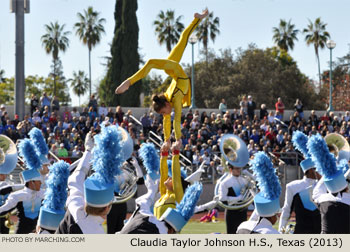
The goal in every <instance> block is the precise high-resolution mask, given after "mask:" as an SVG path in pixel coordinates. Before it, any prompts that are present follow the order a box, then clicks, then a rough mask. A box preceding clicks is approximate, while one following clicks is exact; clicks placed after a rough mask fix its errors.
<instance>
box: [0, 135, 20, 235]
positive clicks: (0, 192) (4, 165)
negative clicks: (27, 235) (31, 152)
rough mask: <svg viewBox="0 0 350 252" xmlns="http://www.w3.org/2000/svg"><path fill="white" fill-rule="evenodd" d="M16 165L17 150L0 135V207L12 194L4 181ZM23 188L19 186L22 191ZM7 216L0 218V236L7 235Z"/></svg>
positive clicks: (8, 140) (10, 188)
mask: <svg viewBox="0 0 350 252" xmlns="http://www.w3.org/2000/svg"><path fill="white" fill-rule="evenodd" d="M16 163H17V150H16V146H15V144H14V143H13V142H12V141H11V139H10V138H8V137H7V136H5V135H0V206H2V205H3V204H5V202H6V199H7V197H8V196H9V194H10V193H11V192H13V186H11V185H9V184H8V182H7V181H6V179H7V175H8V174H10V173H11V172H12V171H13V170H14V169H15V168H16ZM22 188H23V186H21V188H19V189H22ZM8 219H9V216H1V217H0V234H8V233H9V231H10V230H9V228H8V227H6V226H5V221H6V220H8Z"/></svg>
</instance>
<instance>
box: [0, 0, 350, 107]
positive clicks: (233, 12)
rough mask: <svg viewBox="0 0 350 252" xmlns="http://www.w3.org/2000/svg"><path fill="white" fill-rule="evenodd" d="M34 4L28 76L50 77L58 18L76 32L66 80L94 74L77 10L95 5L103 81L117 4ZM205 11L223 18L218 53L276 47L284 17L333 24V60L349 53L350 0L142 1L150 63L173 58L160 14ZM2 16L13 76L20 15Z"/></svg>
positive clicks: (98, 71) (97, 0)
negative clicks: (157, 28) (49, 32)
mask: <svg viewBox="0 0 350 252" xmlns="http://www.w3.org/2000/svg"><path fill="white" fill-rule="evenodd" d="M30 5H31V6H30V11H31V12H30V13H29V14H26V15H25V38H26V41H25V46H26V47H25V48H26V51H25V55H26V62H25V74H26V75H35V74H38V75H42V76H47V74H48V72H49V70H50V64H51V56H49V55H47V54H46V53H45V51H44V49H43V47H42V45H41V41H40V38H41V36H42V35H43V34H44V32H45V30H44V25H45V24H48V23H49V22H54V21H56V20H57V21H58V22H59V23H60V24H66V29H67V30H70V31H72V33H71V35H70V36H69V38H70V46H69V48H68V50H67V51H66V52H65V53H61V54H60V57H61V59H62V63H63V68H64V69H63V70H64V73H65V75H66V77H67V78H70V77H72V73H73V71H78V70H84V71H85V72H86V73H88V50H87V47H85V46H83V45H82V43H81V42H80V41H79V39H78V37H77V36H75V34H74V32H73V29H72V28H73V25H74V23H75V22H77V16H76V14H77V12H82V11H83V10H84V9H86V8H87V7H88V6H93V8H94V9H95V10H97V11H98V12H100V13H101V17H103V18H105V19H106V23H105V30H106V34H105V35H104V36H103V37H102V40H101V43H100V44H99V45H97V46H96V48H94V49H93V51H92V82H93V84H95V83H98V81H99V80H100V79H101V78H103V76H104V74H105V71H106V69H105V67H104V66H102V65H101V63H103V62H104V59H103V57H104V56H109V55H110V52H109V44H110V43H111V41H112V38H113V30H114V16H113V15H114V7H115V0H31V1H30ZM205 7H208V8H209V11H214V15H215V16H218V17H219V18H220V35H219V36H218V37H217V39H216V41H215V43H214V44H213V43H212V42H211V41H210V43H209V47H211V48H213V49H214V50H215V51H217V52H218V51H219V50H220V49H225V48H231V49H232V50H233V51H234V50H236V49H237V48H239V47H242V48H247V45H248V44H249V43H255V44H256V45H257V46H258V47H259V48H266V47H271V46H273V41H272V27H275V26H278V23H279V20H280V19H286V20H289V19H292V23H294V24H295V25H296V28H297V29H299V30H302V29H303V28H305V27H306V26H307V24H308V19H310V20H312V21H314V20H315V19H316V18H317V17H321V20H322V21H323V22H325V23H327V24H328V25H327V30H328V31H329V33H330V34H331V37H332V39H333V40H334V41H335V42H336V43H337V46H336V48H335V49H334V50H333V59H334V58H336V57H342V56H344V55H345V54H346V53H348V52H349V43H350V32H349V29H348V25H349V18H348V12H349V10H350V1H348V0H336V1H329V0H328V1H325V0H307V1H305V0H139V1H138V11H137V18H138V23H139V29H140V33H139V47H140V53H141V54H142V55H143V56H144V59H145V60H147V59H149V58H165V57H167V54H168V53H167V51H166V48H165V46H159V44H158V42H157V39H156V35H155V33H154V26H153V25H152V22H153V21H154V20H155V18H156V16H157V14H158V13H159V11H160V10H164V11H165V10H167V9H173V10H175V14H176V16H178V15H182V16H183V18H182V20H181V21H182V22H183V23H184V24H185V25H187V24H189V22H190V21H191V20H192V18H193V13H194V12H198V11H201V10H202V9H204V8H205ZM0 17H1V22H0V34H1V39H0V68H1V69H4V70H5V72H6V75H5V76H6V77H10V76H13V75H14V70H15V30H14V28H15V15H14V14H13V13H10V12H9V1H8V0H1V1H0ZM298 39H299V41H298V42H296V44H295V47H294V50H293V51H292V52H291V55H292V57H293V58H294V59H295V60H296V62H297V64H298V66H299V68H300V69H301V71H302V72H303V73H305V74H306V75H307V76H309V77H311V78H313V79H317V73H318V71H317V62H316V57H315V54H314V48H313V47H312V46H311V47H307V46H306V44H305V42H304V36H303V35H302V34H299V36H298ZM195 54H196V55H198V44H197V45H195ZM195 60H196V57H195ZM320 60H321V70H325V69H327V68H328V63H329V50H328V49H327V48H326V49H324V50H322V51H321V52H320ZM190 62H191V50H190V47H188V48H187V49H186V51H185V53H184V56H183V59H182V62H181V63H190ZM157 73H161V72H159V71H158V72H157ZM75 98H76V97H74V95H73V96H72V104H73V105H77V104H78V99H75ZM83 100H84V98H82V101H83Z"/></svg>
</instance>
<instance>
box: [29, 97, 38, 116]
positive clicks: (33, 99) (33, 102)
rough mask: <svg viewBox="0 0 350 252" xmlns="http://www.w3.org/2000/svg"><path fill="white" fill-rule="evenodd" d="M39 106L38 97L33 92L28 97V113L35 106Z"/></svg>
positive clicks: (31, 111) (33, 109)
mask: <svg viewBox="0 0 350 252" xmlns="http://www.w3.org/2000/svg"><path fill="white" fill-rule="evenodd" d="M37 107H39V99H38V97H37V96H36V95H35V94H32V97H31V98H30V114H31V115H32V114H33V112H34V111H35V110H36V108H37Z"/></svg>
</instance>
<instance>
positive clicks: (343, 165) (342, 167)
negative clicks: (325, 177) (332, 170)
mask: <svg viewBox="0 0 350 252" xmlns="http://www.w3.org/2000/svg"><path fill="white" fill-rule="evenodd" d="M337 169H338V170H341V171H342V172H343V174H345V173H346V172H347V171H348V170H349V163H348V161H347V160H346V159H341V160H340V161H339V162H338V165H337Z"/></svg>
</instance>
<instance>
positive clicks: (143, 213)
mask: <svg viewBox="0 0 350 252" xmlns="http://www.w3.org/2000/svg"><path fill="white" fill-rule="evenodd" d="M145 184H146V187H147V189H148V192H147V193H146V194H144V195H142V196H141V197H139V198H137V199H136V206H137V207H136V210H135V211H134V213H133V214H132V216H131V217H130V219H129V221H128V222H127V223H126V224H125V226H124V228H123V229H122V231H121V232H120V233H121V234H174V233H179V232H180V231H181V229H182V228H183V227H184V226H185V225H186V223H187V222H188V221H189V219H190V218H191V217H192V215H193V213H194V208H195V206H196V203H197V201H198V199H199V197H200V194H201V192H202V184H200V183H198V182H196V183H194V184H193V185H191V186H190V187H188V188H187V189H186V192H185V195H184V197H183V199H182V201H181V202H180V204H178V205H177V207H176V209H173V208H168V209H167V210H166V211H165V212H164V214H163V215H162V216H161V218H160V219H158V218H156V217H155V216H154V215H153V214H152V212H151V207H152V205H153V202H154V197H155V194H156V192H157V182H156V183H155V182H154V181H153V180H152V179H151V178H150V176H149V175H147V177H146V180H145Z"/></svg>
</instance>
